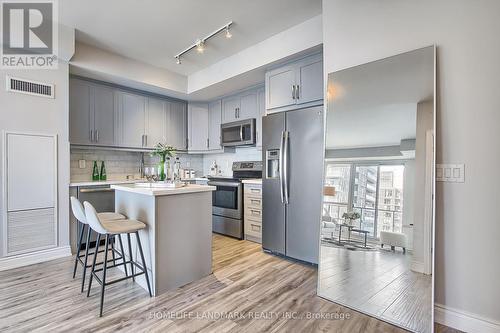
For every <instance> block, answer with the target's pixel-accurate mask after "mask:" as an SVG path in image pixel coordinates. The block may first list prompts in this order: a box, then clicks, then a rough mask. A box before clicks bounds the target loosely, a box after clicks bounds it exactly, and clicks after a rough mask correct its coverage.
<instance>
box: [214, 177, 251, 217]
mask: <svg viewBox="0 0 500 333" xmlns="http://www.w3.org/2000/svg"><path fill="white" fill-rule="evenodd" d="M208 185H212V186H215V187H216V188H217V189H216V190H215V191H213V192H212V214H214V215H219V216H224V217H230V218H233V219H241V218H242V217H243V210H242V200H241V183H240V182H235V181H221V180H213V181H208Z"/></svg>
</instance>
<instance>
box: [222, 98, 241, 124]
mask: <svg viewBox="0 0 500 333" xmlns="http://www.w3.org/2000/svg"><path fill="white" fill-rule="evenodd" d="M239 109H240V96H231V97H226V98H224V99H223V100H222V110H223V115H222V122H224V123H230V122H233V121H236V120H238V111H239Z"/></svg>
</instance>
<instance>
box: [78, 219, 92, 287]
mask: <svg viewBox="0 0 500 333" xmlns="http://www.w3.org/2000/svg"><path fill="white" fill-rule="evenodd" d="M91 235H92V228H91V227H90V226H89V229H88V230H87V243H86V244H85V259H84V261H83V276H82V289H81V290H80V292H81V293H83V290H84V289H85V275H86V274H87V262H88V259H89V248H90V236H91ZM94 255H95V254H94Z"/></svg>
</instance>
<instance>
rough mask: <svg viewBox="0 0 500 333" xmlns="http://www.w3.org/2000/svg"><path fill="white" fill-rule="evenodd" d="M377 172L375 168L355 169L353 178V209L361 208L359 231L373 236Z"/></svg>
mask: <svg viewBox="0 0 500 333" xmlns="http://www.w3.org/2000/svg"><path fill="white" fill-rule="evenodd" d="M377 170H378V168H377V167H376V166H368V167H362V166H360V167H357V168H356V176H355V178H354V198H353V199H354V200H353V207H356V208H357V207H359V208H363V209H362V210H358V211H360V213H361V215H362V217H361V221H362V223H361V229H363V230H368V231H370V232H371V234H373V232H374V230H375V207H376V203H377Z"/></svg>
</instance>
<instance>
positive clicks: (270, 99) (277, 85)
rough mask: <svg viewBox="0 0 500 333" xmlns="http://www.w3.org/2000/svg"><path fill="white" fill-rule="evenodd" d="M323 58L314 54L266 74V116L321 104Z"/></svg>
mask: <svg viewBox="0 0 500 333" xmlns="http://www.w3.org/2000/svg"><path fill="white" fill-rule="evenodd" d="M323 93H324V91H323V56H322V54H315V55H312V56H309V57H307V58H304V59H301V60H299V61H296V62H294V63H291V64H287V65H285V66H282V67H279V68H275V69H273V70H271V71H269V72H267V73H266V108H267V113H273V112H281V111H288V110H293V109H296V108H303V107H308V106H315V105H321V104H323Z"/></svg>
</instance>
